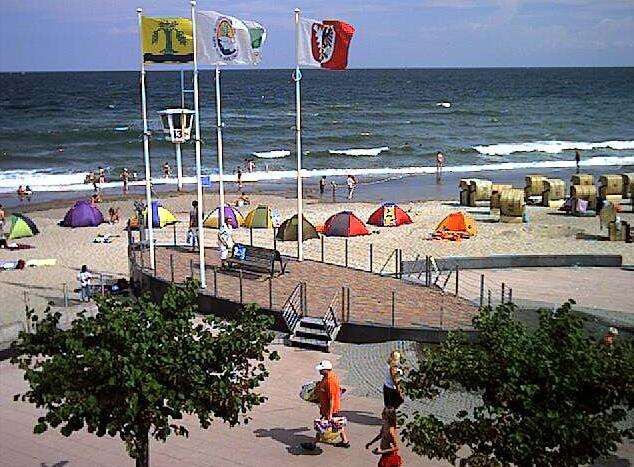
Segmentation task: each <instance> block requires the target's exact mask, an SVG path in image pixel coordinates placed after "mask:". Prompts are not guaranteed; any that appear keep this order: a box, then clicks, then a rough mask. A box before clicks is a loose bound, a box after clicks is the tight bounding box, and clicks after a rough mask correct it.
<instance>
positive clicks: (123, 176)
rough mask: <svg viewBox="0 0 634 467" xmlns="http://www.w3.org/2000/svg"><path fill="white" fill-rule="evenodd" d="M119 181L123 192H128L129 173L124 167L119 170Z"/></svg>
mask: <svg viewBox="0 0 634 467" xmlns="http://www.w3.org/2000/svg"><path fill="white" fill-rule="evenodd" d="M120 178H121V181H122V182H123V194H124V195H125V194H127V193H128V181H129V180H130V174H129V173H128V169H127V168H124V169H123V170H122V171H121V176H120Z"/></svg>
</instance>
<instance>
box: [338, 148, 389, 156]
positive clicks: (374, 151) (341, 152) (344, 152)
mask: <svg viewBox="0 0 634 467" xmlns="http://www.w3.org/2000/svg"><path fill="white" fill-rule="evenodd" d="M389 150H390V148H389V147H387V146H381V147H380V148H369V149H330V150H328V152H329V153H330V154H333V155H337V156H378V155H379V154H381V153H382V152H384V151H389Z"/></svg>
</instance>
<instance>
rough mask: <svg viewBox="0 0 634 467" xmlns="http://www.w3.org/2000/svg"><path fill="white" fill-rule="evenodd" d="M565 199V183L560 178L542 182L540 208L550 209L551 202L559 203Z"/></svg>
mask: <svg viewBox="0 0 634 467" xmlns="http://www.w3.org/2000/svg"><path fill="white" fill-rule="evenodd" d="M565 197H566V182H564V181H563V180H562V179H561V178H547V179H546V180H544V190H543V191H542V206H547V207H550V206H551V204H552V203H553V202H559V201H561V200H563V199H564V198H565ZM558 204H559V203H558Z"/></svg>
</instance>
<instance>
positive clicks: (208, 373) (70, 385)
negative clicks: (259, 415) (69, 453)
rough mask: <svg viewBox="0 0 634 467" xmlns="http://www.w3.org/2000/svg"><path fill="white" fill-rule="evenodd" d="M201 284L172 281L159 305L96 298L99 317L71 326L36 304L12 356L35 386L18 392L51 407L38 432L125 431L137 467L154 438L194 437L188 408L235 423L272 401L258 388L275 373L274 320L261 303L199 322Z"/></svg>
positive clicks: (204, 418)
mask: <svg viewBox="0 0 634 467" xmlns="http://www.w3.org/2000/svg"><path fill="white" fill-rule="evenodd" d="M197 290H198V286H197V284H196V283H195V282H194V281H189V282H187V283H186V284H185V285H183V286H180V287H174V286H173V287H171V288H170V289H169V290H168V291H167V293H166V294H165V295H164V296H163V298H162V300H161V301H160V302H159V303H153V302H152V301H151V300H150V298H149V296H148V295H143V296H141V297H140V298H139V299H138V300H134V299H130V298H127V299H122V298H114V297H100V298H97V299H96V300H97V305H98V309H99V312H98V313H97V314H96V316H95V317H88V316H86V314H85V313H81V314H80V315H79V317H78V318H77V319H76V320H75V321H73V323H72V326H71V327H70V328H69V329H68V330H61V329H59V327H58V324H59V319H60V313H51V312H50V311H49V310H47V313H46V314H45V316H44V318H43V319H41V320H40V319H38V317H37V315H36V314H35V313H34V312H33V311H30V312H29V313H28V315H29V319H30V320H31V321H32V322H33V323H34V324H36V331H35V332H34V333H33V334H28V333H24V332H23V333H21V334H20V336H19V339H18V341H17V342H16V343H15V344H14V346H13V348H14V350H15V351H16V352H17V355H16V357H14V358H13V359H12V363H14V364H17V365H18V366H19V367H20V368H21V369H23V370H24V371H25V374H24V378H25V380H26V381H27V382H28V384H29V388H28V390H27V391H26V392H25V393H23V394H17V395H16V396H14V400H18V399H21V400H22V401H28V402H31V403H33V404H35V405H36V406H37V407H41V408H44V409H45V411H46V415H44V416H42V417H40V418H38V420H37V424H36V425H35V427H34V430H33V431H34V433H43V432H44V431H46V430H47V429H48V428H49V427H50V428H57V427H59V426H61V428H60V431H61V433H62V435H64V436H70V435H71V434H72V433H73V432H74V431H78V430H82V429H84V427H85V428H87V430H88V431H89V432H90V433H95V434H96V435H97V436H104V435H109V436H112V437H114V436H117V435H118V436H120V437H121V439H122V440H123V441H125V443H126V445H127V448H128V452H129V454H130V456H132V457H133V458H135V459H136V464H137V466H147V465H149V438H150V436H151V437H153V438H155V439H156V440H160V441H166V440H167V438H168V437H169V436H170V435H171V434H172V433H173V434H175V435H185V436H187V435H188V430H187V428H186V427H185V426H184V425H183V424H182V422H181V419H182V417H183V414H195V415H197V417H198V422H199V423H200V426H201V427H202V428H205V429H206V428H208V427H209V426H210V424H211V422H212V420H213V419H214V418H215V417H218V418H220V419H222V420H224V421H225V422H228V423H229V424H230V426H234V425H236V424H239V423H241V422H244V423H247V422H248V421H249V418H248V415H247V414H248V412H249V411H250V410H251V409H253V408H254V407H255V406H257V405H259V404H261V403H263V402H264V401H265V400H266V398H265V397H263V396H262V395H260V394H259V393H258V392H257V388H258V386H259V385H260V383H261V382H262V381H264V379H265V378H266V377H267V376H268V371H267V369H266V367H265V361H266V359H267V358H268V359H271V360H274V359H277V358H279V357H278V355H277V353H276V352H269V350H267V346H268V344H269V343H270V342H271V341H272V339H273V335H272V333H270V332H268V331H267V327H268V326H269V325H270V323H271V319H270V318H268V317H265V316H262V315H260V314H258V313H257V311H258V310H257V308H256V307H255V306H247V307H246V308H244V309H243V310H241V311H240V312H238V314H237V316H236V318H235V320H234V321H231V322H222V321H218V320H216V319H214V318H204V319H202V322H201V323H199V324H195V323H194V318H195V312H196V309H197V307H196V300H197Z"/></svg>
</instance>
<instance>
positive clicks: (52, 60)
mask: <svg viewBox="0 0 634 467" xmlns="http://www.w3.org/2000/svg"><path fill="white" fill-rule="evenodd" d="M137 7H141V8H143V10H144V14H146V15H148V16H189V15H190V7H189V1H187V0H136V1H135V0H0V71H75V70H136V69H138V67H139V39H138V26H137V17H136V8H137ZM295 7H299V8H301V9H302V14H303V15H304V16H307V17H311V18H316V19H342V20H345V21H347V22H349V23H351V24H353V25H354V26H355V29H356V33H355V36H354V38H353V41H352V45H351V51H350V61H349V64H350V66H351V67H353V68H399V67H420V68H431V67H525V66H526V67H534V66H633V65H634V0H416V1H415V0H382V1H379V0H346V1H335V0H333V1H324V0H295V1H287V0H233V1H225V0H219V1H211V0H199V1H198V8H199V9H200V10H218V11H221V12H223V13H225V14H229V15H233V16H238V17H240V18H243V19H254V20H257V21H259V22H261V23H262V24H264V25H265V26H266V27H267V29H268V39H267V43H266V44H265V48H264V49H263V60H262V65H261V66H262V67H264V68H290V67H292V66H294V62H293V60H294V23H293V8H295Z"/></svg>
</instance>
